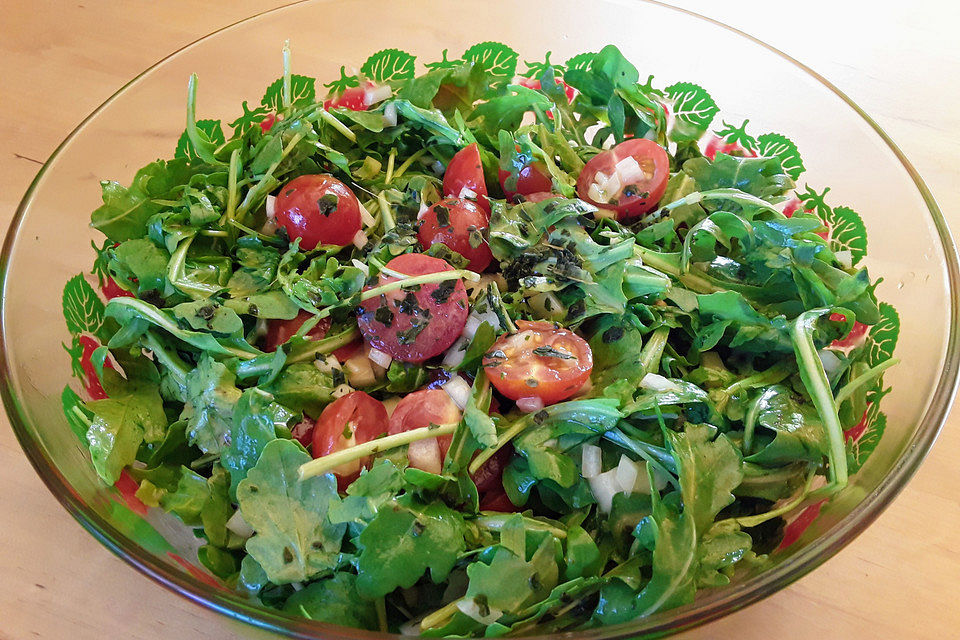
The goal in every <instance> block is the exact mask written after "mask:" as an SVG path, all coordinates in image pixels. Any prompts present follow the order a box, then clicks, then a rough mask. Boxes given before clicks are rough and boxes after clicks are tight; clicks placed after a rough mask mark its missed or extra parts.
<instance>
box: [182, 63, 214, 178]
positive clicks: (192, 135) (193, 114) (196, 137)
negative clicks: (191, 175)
mask: <svg viewBox="0 0 960 640" xmlns="http://www.w3.org/2000/svg"><path fill="white" fill-rule="evenodd" d="M187 137H188V138H189V139H190V142H191V143H192V144H193V148H194V150H196V152H197V155H198V156H200V159H201V160H203V161H204V162H206V163H207V164H212V165H220V164H223V163H222V162H221V161H219V160H217V157H216V156H215V155H214V149H215V148H214V146H213V145H212V144H211V143H210V142H209V141H208V140H204V139H203V138H202V137H201V134H200V129H198V128H197V74H195V73H194V74H192V75H191V76H190V80H189V82H188V83H187Z"/></svg>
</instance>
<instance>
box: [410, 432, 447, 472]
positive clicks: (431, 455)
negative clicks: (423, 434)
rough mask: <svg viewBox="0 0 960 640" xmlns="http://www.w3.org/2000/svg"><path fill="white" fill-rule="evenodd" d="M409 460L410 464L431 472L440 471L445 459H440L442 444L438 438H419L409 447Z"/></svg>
mask: <svg viewBox="0 0 960 640" xmlns="http://www.w3.org/2000/svg"><path fill="white" fill-rule="evenodd" d="M407 460H408V461H409V462H410V466H411V467H414V468H415V469H420V470H421V471H427V472H429V473H440V472H441V471H442V470H443V461H442V460H441V459H440V445H439V444H437V439H436V438H427V439H426V440H417V441H416V442H411V443H410V445H409V446H408V447H407Z"/></svg>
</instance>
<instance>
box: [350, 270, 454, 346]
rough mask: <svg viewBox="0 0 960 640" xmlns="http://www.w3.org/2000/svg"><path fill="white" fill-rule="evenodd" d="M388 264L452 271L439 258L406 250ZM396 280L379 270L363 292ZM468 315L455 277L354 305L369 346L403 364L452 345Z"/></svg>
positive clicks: (420, 272)
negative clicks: (377, 275) (376, 276)
mask: <svg viewBox="0 0 960 640" xmlns="http://www.w3.org/2000/svg"><path fill="white" fill-rule="evenodd" d="M386 266H387V268H389V269H391V270H393V271H397V272H399V273H402V274H405V275H409V276H419V275H425V274H428V273H437V272H440V271H452V270H453V267H451V266H450V265H449V264H447V263H446V262H444V261H443V260H440V259H439V258H433V257H431V256H425V255H423V254H422V253H405V254H403V255H400V256H397V257H396V258H394V259H393V260H391V261H390V262H388V263H387V265H386ZM396 281H397V278H395V277H393V276H389V275H386V274H383V273H381V274H380V276H379V279H378V281H377V282H376V283H375V284H373V285H368V286H367V287H366V290H370V289H371V288H373V287H379V286H381V285H385V284H389V283H391V282H396ZM450 283H453V284H452V285H451V284H450ZM468 313H469V309H468V306H467V290H466V288H465V287H464V286H463V281H462V280H460V279H457V280H447V281H445V282H440V283H437V284H432V283H431V284H424V285H420V287H419V288H418V289H417V290H416V291H404V290H403V289H394V290H393V291H390V292H388V293H385V294H382V295H380V296H377V297H376V298H371V299H370V300H366V301H364V302H363V303H361V304H360V306H359V307H358V308H357V324H358V325H359V326H360V331H361V332H362V333H363V337H364V338H365V339H366V341H367V342H368V343H369V344H370V346H372V347H374V348H376V349H379V350H380V351H383V352H385V353H388V354H390V355H391V356H393V357H394V358H396V359H397V360H402V361H403V362H423V361H424V360H426V359H427V358H432V357H433V356H435V355H439V354H441V353H443V352H444V351H446V350H447V348H449V347H450V345H452V344H453V343H454V341H455V340H456V339H457V337H458V336H459V335H460V334H461V333H462V332H463V326H464V325H465V324H466V322H467V314H468Z"/></svg>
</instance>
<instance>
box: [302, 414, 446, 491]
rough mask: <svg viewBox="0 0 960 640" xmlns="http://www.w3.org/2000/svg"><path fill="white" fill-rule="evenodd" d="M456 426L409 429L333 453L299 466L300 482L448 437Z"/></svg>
mask: <svg viewBox="0 0 960 640" xmlns="http://www.w3.org/2000/svg"><path fill="white" fill-rule="evenodd" d="M457 424H459V423H457V422H451V423H448V424H439V425H433V424H432V425H430V426H429V427H420V428H419V429H411V430H410V431H404V432H402V433H397V434H394V435H392V436H384V437H382V438H377V439H376V440H370V441H369V442H364V443H362V444H358V445H356V446H353V447H348V448H346V449H341V450H340V451H335V452H333V453H331V454H330V455H326V456H322V457H320V458H317V459H315V460H311V461H310V462H305V463H303V464H302V465H300V480H306V479H307V478H312V477H314V476H318V475H321V474H324V473H327V472H328V471H330V470H331V469H336V468H337V467H339V466H340V465H342V464H345V463H347V462H353V461H354V460H359V459H360V458H366V457H367V456H373V455H376V454H378V453H380V452H381V451H389V450H390V449H396V448H397V447H402V446H404V445H408V444H411V443H413V442H418V441H420V440H426V439H428V438H436V437H439V436H447V435H450V434H451V433H453V432H454V430H455V429H456V428H457Z"/></svg>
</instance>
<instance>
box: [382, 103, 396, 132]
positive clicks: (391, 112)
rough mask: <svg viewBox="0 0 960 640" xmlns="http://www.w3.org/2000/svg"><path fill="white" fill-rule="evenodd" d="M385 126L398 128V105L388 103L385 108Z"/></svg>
mask: <svg viewBox="0 0 960 640" xmlns="http://www.w3.org/2000/svg"><path fill="white" fill-rule="evenodd" d="M383 125H384V126H385V127H395V126H397V103H396V102H388V103H387V106H385V107H384V108H383Z"/></svg>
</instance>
